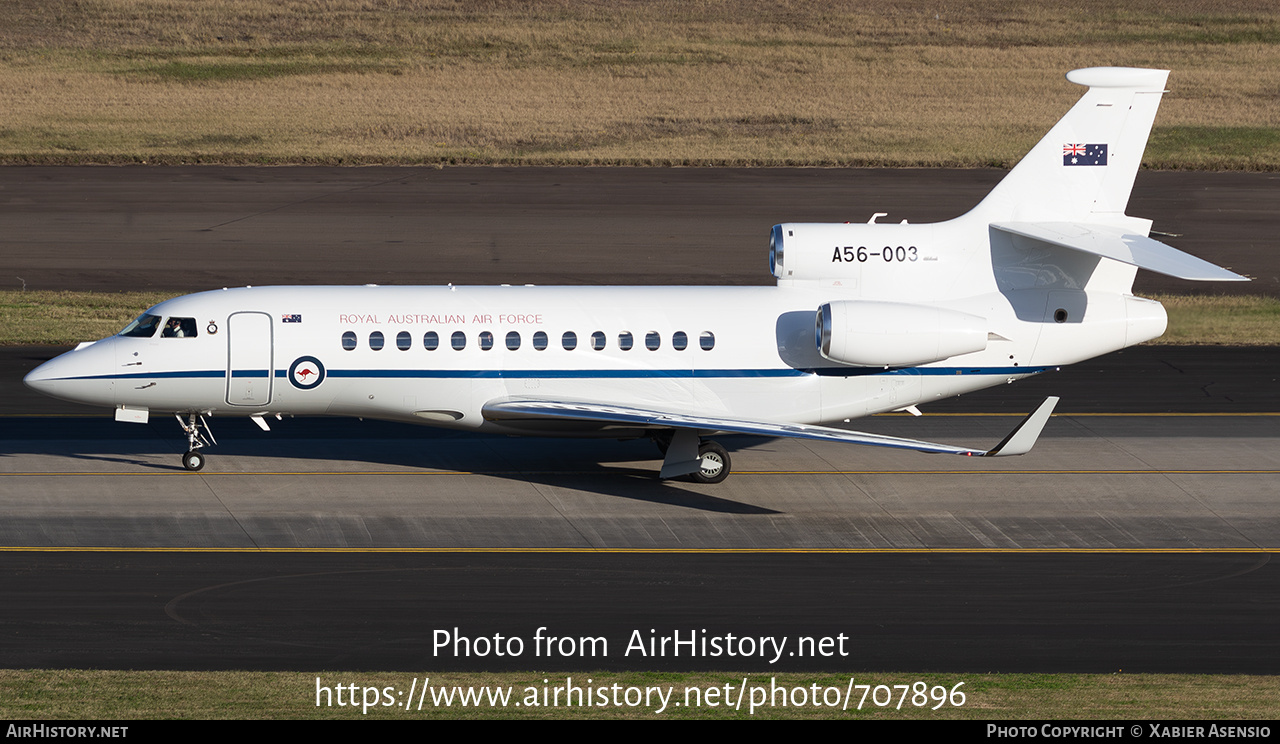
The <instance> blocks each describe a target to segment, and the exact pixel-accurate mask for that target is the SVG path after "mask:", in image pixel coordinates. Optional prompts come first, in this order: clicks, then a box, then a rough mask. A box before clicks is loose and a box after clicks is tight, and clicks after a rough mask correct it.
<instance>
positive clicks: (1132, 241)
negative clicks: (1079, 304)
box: [991, 222, 1249, 282]
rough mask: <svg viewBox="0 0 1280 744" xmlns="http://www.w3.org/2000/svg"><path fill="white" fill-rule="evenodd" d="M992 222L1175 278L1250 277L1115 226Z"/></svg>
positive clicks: (1234, 279)
mask: <svg viewBox="0 0 1280 744" xmlns="http://www.w3.org/2000/svg"><path fill="white" fill-rule="evenodd" d="M991 226H992V227H994V228H995V229H997V230H1002V231H1004V232H1007V233H1013V234H1014V235H1022V236H1024V237H1027V238H1032V239H1034V240H1039V241H1043V242H1045V243H1052V244H1053V245H1059V246H1062V247H1063V248H1070V249H1071V250H1074V251H1081V252H1082V253H1091V254H1093V255H1095V256H1103V257H1105V258H1110V259H1114V260H1116V261H1120V262H1121V263H1127V264H1130V265H1132V266H1137V267H1138V268H1140V269H1147V270H1149V271H1154V272H1156V273H1159V274H1164V275H1166V276H1172V277H1176V278H1178V279H1192V280H1195V281H1217V282H1247V281H1249V278H1248V277H1244V276H1240V275H1239V274H1237V273H1235V272H1234V271H1227V270H1226V269H1224V268H1222V267H1220V266H1215V265H1213V264H1211V263H1209V262H1208V261H1205V260H1203V259H1200V258H1196V257H1195V256H1193V255H1191V254H1190V253H1184V252H1183V251H1180V250H1178V249H1177V248H1174V247H1173V246H1170V245H1165V244H1164V243H1161V242H1160V241H1158V240H1152V239H1151V238H1148V237H1147V236H1145V235H1138V234H1137V233H1133V232H1128V231H1126V230H1123V229H1121V228H1117V227H1108V226H1106V225H1084V224H1079V223H1075V222H993V223H991Z"/></svg>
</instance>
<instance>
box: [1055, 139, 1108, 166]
mask: <svg viewBox="0 0 1280 744" xmlns="http://www.w3.org/2000/svg"><path fill="white" fill-rule="evenodd" d="M1062 164H1063V165H1106V164H1107V146H1106V144H1105V143H1104V144H1099V145H1063V146H1062Z"/></svg>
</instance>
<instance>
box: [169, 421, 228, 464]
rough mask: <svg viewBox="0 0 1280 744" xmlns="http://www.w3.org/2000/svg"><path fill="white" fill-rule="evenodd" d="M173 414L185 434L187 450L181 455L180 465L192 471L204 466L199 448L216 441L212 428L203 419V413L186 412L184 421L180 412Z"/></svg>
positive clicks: (202, 455)
mask: <svg viewBox="0 0 1280 744" xmlns="http://www.w3.org/2000/svg"><path fill="white" fill-rule="evenodd" d="M173 416H174V418H176V419H178V425H179V426H181V427H182V431H184V432H186V435H187V452H186V454H184V455H183V456H182V467H184V468H186V469H187V470H190V471H193V472H194V471H197V470H200V469H202V468H204V463H205V456H204V453H203V452H201V451H200V448H201V447H207V446H209V445H210V444H217V443H218V440H217V439H214V438H213V430H212V429H210V428H209V422H207V421H205V420H204V416H203V415H199V416H197V414H195V413H188V414H187V420H186V421H183V420H182V414H180V413H175V414H173ZM206 435H207V436H206Z"/></svg>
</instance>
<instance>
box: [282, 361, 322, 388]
mask: <svg viewBox="0 0 1280 744" xmlns="http://www.w3.org/2000/svg"><path fill="white" fill-rule="evenodd" d="M289 382H291V383H293V386H294V387H296V388H298V389H299V390H311V389H312V388H315V387H319V385H320V383H322V382H324V365H323V364H321V363H320V360H319V359H316V358H315V357H313V356H304V357H298V358H297V359H296V360H294V362H293V364H290V365H289Z"/></svg>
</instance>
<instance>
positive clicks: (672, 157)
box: [0, 0, 1280, 169]
mask: <svg viewBox="0 0 1280 744" xmlns="http://www.w3.org/2000/svg"><path fill="white" fill-rule="evenodd" d="M1113 5H1114V4H1113V3H1110V2H1102V1H1101V0H1087V1H1086V2H1081V3H1073V4H1071V5H1070V7H1066V8H1060V7H1059V5H1058V4H1055V3H1048V2H1031V3H1023V2H1016V3H1015V2H1007V3H990V2H948V3H937V2H931V3H924V2H907V1H905V0H898V1H897V2H888V3H877V4H873V5H867V4H864V3H856V2H844V3H827V2H817V1H816V0H814V1H807V0H806V1H803V2H801V1H793V2H788V1H787V0H775V1H773V2H766V1H764V0H757V1H756V2H729V1H728V0H724V1H723V2H713V1H710V0H708V1H706V2H700V3H685V2H674V1H672V0H658V1H657V2H639V1H635V2H592V1H589V0H561V1H560V2H542V3H533V4H530V3H524V2H514V1H513V2H473V3H455V2H427V3H401V2H396V1H395V0H384V1H382V2H377V1H374V0H295V1H294V2H269V1H268V0H220V1H215V2H202V3H187V2H179V1H178V0H83V1H82V2H76V3H43V2H38V1H37V0H19V1H16V2H10V3H9V6H10V8H9V9H10V10H11V13H9V15H8V16H7V18H6V23H7V24H9V28H7V29H6V30H4V31H0V101H3V102H4V105H3V106H2V107H0V161H8V162H124V161H148V162H157V161H161V162H198V161H219V162H345V163H367V162H474V163H493V162H519V163H566V164H568V163H655V164H684V163H693V164H696V163H733V164H776V165H799V164H866V165H944V164H945V165H991V164H999V165H1007V164H1010V163H1012V162H1015V161H1016V160H1017V158H1018V157H1020V156H1021V155H1022V153H1023V152H1025V150H1026V149H1027V148H1028V147H1029V146H1030V145H1031V144H1033V143H1034V142H1035V140H1036V139H1038V138H1039V137H1040V136H1041V135H1042V134H1043V132H1044V131H1045V130H1046V129H1047V128H1048V127H1049V126H1050V125H1051V124H1052V123H1053V121H1055V120H1056V119H1057V118H1058V117H1059V116H1061V114H1062V113H1063V112H1064V111H1065V110H1066V108H1067V107H1069V106H1070V104H1071V103H1072V101H1074V100H1075V98H1076V97H1077V96H1078V95H1079V92H1080V89H1079V88H1077V87H1076V86H1073V85H1071V84H1069V83H1067V82H1065V81H1064V80H1063V79H1062V73H1063V72H1065V71H1066V70H1068V69H1072V68H1075V67H1082V66H1090V65H1099V64H1120V65H1137V66H1154V67H1166V68H1169V69H1172V70H1173V71H1174V73H1173V76H1172V77H1171V83H1170V85H1171V88H1172V90H1173V93H1172V95H1170V96H1169V97H1167V98H1166V104H1165V106H1164V109H1163V111H1162V113H1161V116H1160V119H1159V121H1158V126H1157V131H1156V135H1155V137H1154V138H1153V147H1152V150H1151V151H1150V152H1149V153H1148V161H1149V162H1150V163H1151V164H1153V165H1156V166H1159V167H1233V168H1266V169H1271V168H1276V167H1280V134H1277V123H1278V122H1280V44H1277V43H1276V42H1277V41H1280V7H1276V6H1275V4H1274V3H1269V2H1262V1H1261V0H1228V1H1227V2H1216V3H1208V2H1183V3H1178V2H1145V3H1137V4H1128V5H1126V6H1125V8H1124V9H1117V8H1115V7H1113Z"/></svg>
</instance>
